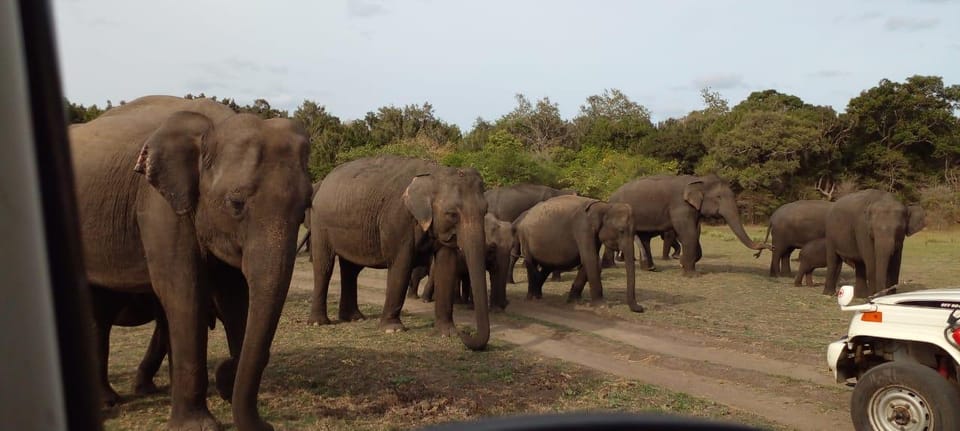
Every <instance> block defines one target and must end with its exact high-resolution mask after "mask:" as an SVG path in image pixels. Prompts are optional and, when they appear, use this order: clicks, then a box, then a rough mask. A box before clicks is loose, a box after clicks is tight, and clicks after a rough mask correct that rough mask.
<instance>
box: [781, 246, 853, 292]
mask: <svg viewBox="0 0 960 431" xmlns="http://www.w3.org/2000/svg"><path fill="white" fill-rule="evenodd" d="M774 247H776V246H774ZM844 263H846V264H847V265H850V267H851V268H856V264H855V263H854V262H853V261H852V260H849V259H844ZM826 267H827V239H826V238H817V239H815V240H813V241H810V242H808V243H806V244H804V245H803V247H802V248H800V268H799V269H797V276H796V278H794V279H793V285H794V286H798V287H799V286H800V282H801V281H803V280H804V278H806V285H807V286H813V270H815V269H817V268H826Z"/></svg>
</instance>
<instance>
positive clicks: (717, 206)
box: [683, 175, 770, 250]
mask: <svg viewBox="0 0 960 431" xmlns="http://www.w3.org/2000/svg"><path fill="white" fill-rule="evenodd" d="M683 200H684V201H686V202H687V203H688V204H690V205H691V206H693V207H694V208H696V209H697V210H698V211H699V212H700V214H701V215H703V216H706V217H722V218H723V220H724V221H726V222H727V225H729V226H730V230H732V231H733V233H734V234H735V235H736V236H737V238H738V239H739V240H740V242H742V243H743V245H745V246H747V247H749V248H750V249H753V250H763V249H764V248H770V246H768V245H766V244H758V243H756V242H754V241H753V240H752V239H750V236H749V235H747V231H746V230H745V229H744V228H743V223H741V222H740V210H739V208H737V196H736V195H735V194H734V193H733V190H731V189H730V186H729V185H727V184H726V183H725V182H724V181H723V180H721V179H720V178H719V177H717V176H716V175H708V176H706V177H701V178H700V179H697V180H694V181H691V182H690V183H688V184H687V185H686V186H685V187H684V189H683Z"/></svg>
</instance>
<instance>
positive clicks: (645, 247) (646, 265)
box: [640, 236, 657, 271]
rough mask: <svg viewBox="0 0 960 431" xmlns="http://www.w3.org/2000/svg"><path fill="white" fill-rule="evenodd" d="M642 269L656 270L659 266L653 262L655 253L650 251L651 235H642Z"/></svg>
mask: <svg viewBox="0 0 960 431" xmlns="http://www.w3.org/2000/svg"><path fill="white" fill-rule="evenodd" d="M640 269H642V270H644V271H656V270H657V266H656V265H654V263H653V253H651V252H650V237H648V236H643V237H640Z"/></svg>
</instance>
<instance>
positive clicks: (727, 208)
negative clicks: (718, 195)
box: [720, 202, 769, 250]
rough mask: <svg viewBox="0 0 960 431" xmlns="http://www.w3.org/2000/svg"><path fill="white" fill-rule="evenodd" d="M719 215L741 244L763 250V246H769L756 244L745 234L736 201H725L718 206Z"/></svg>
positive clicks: (752, 248)
mask: <svg viewBox="0 0 960 431" xmlns="http://www.w3.org/2000/svg"><path fill="white" fill-rule="evenodd" d="M720 216H721V217H723V219H724V220H725V221H726V222H727V225H728V226H730V230H732V231H733V233H734V235H736V236H737V239H739V240H740V242H741V243H743V245H745V246H747V247H748V248H750V249H751V250H763V249H764V248H769V246H768V245H766V244H757V243H756V242H754V241H753V240H752V239H750V235H747V231H746V229H744V228H743V223H741V222H740V211H739V210H738V209H737V204H736V203H733V202H731V203H727V204H723V205H722V206H721V207H720Z"/></svg>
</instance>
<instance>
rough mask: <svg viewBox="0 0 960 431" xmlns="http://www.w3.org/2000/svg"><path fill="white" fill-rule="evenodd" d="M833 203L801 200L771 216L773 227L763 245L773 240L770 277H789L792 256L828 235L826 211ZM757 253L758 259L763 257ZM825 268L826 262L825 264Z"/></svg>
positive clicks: (780, 208) (768, 229)
mask: <svg viewBox="0 0 960 431" xmlns="http://www.w3.org/2000/svg"><path fill="white" fill-rule="evenodd" d="M831 206H833V202H830V201H823V200H817V199H808V200H799V201H795V202H791V203H788V204H784V205H781V206H780V207H779V208H777V210H776V211H774V212H773V214H772V215H770V226H768V227H767V235H766V237H765V238H764V242H766V241H767V239H768V238H770V237H771V236H772V237H773V240H772V245H773V251H772V252H771V254H772V256H771V257H770V276H771V277H778V276H782V277H789V276H790V275H791V271H790V255H791V254H792V253H793V250H795V249H798V248H800V247H804V246H805V245H806V244H808V243H809V242H810V241H813V240H816V239H819V238H823V237H825V236H826V221H827V220H826V217H827V211H829V210H830V207H831ZM761 252H763V250H760V251H758V252H757V253H756V254H755V257H760V253H761ZM823 265H824V266H826V261H824V264H823Z"/></svg>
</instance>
